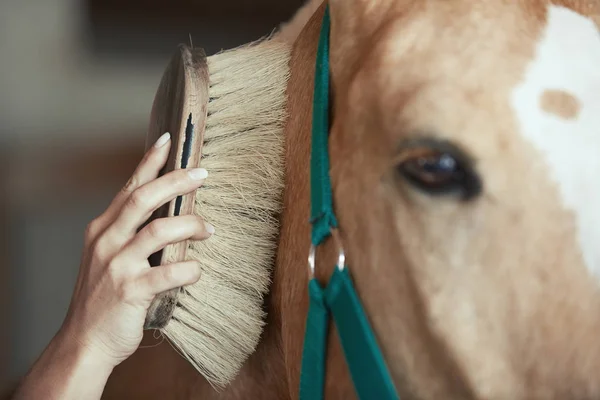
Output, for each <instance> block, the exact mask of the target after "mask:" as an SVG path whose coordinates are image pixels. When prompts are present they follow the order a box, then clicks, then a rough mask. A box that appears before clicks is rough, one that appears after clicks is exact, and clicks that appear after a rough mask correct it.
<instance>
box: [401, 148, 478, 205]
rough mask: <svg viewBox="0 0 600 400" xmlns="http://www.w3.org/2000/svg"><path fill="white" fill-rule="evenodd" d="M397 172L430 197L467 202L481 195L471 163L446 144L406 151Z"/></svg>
mask: <svg viewBox="0 0 600 400" xmlns="http://www.w3.org/2000/svg"><path fill="white" fill-rule="evenodd" d="M437 147H445V148H437ZM397 170H398V172H399V173H400V174H401V176H403V177H404V178H405V179H406V180H407V181H408V182H409V183H410V184H412V185H413V186H415V187H416V188H417V189H420V190H421V191H424V192H426V193H428V194H430V195H447V194H455V195H458V196H460V197H461V198H462V199H463V200H469V199H472V198H474V197H476V196H477V195H478V194H479V193H480V192H481V181H480V179H479V176H478V175H477V173H475V171H474V170H473V168H472V167H471V163H470V161H468V159H467V158H466V157H464V156H463V155H462V154H461V153H460V152H459V151H458V150H455V149H454V148H450V147H449V146H448V145H447V144H444V145H443V146H431V145H428V146H423V147H420V148H419V147H417V148H410V149H408V150H407V151H406V152H405V154H404V155H403V156H402V159H401V161H400V163H399V164H398V165H397Z"/></svg>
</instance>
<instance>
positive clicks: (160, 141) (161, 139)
mask: <svg viewBox="0 0 600 400" xmlns="http://www.w3.org/2000/svg"><path fill="white" fill-rule="evenodd" d="M169 139H171V134H170V133H169V132H166V133H163V135H162V136H161V137H159V138H158V140H157V141H156V143H155V144H154V147H156V148H158V147H163V146H164V145H165V144H167V142H168V141H169Z"/></svg>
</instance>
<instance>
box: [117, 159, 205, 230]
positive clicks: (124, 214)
mask: <svg viewBox="0 0 600 400" xmlns="http://www.w3.org/2000/svg"><path fill="white" fill-rule="evenodd" d="M207 176H208V172H207V171H206V170H205V169H203V168H196V169H177V170H175V171H171V172H169V173H168V174H165V175H163V176H161V177H160V178H158V179H155V180H153V181H151V182H149V183H146V184H145V185H143V186H141V187H139V188H137V189H136V190H135V191H134V192H133V193H131V195H130V196H129V197H128V199H127V200H126V201H125V204H124V205H123V207H122V208H121V212H120V213H119V215H118V216H117V217H116V219H115V221H114V223H113V225H112V226H111V227H109V228H108V230H114V231H115V233H119V234H126V235H131V234H134V233H135V232H136V231H137V229H138V228H139V227H140V226H142V225H143V224H144V223H145V222H146V221H147V220H148V218H149V217H150V215H151V214H152V212H154V210H156V209H157V208H159V207H160V206H162V205H163V204H165V203H167V202H169V201H171V200H173V199H174V198H175V197H177V196H180V195H183V194H187V193H189V192H191V191H193V190H196V189H198V187H200V186H201V185H202V183H203V182H204V179H205V178H206V177H207Z"/></svg>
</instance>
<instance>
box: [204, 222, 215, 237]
mask: <svg viewBox="0 0 600 400" xmlns="http://www.w3.org/2000/svg"><path fill="white" fill-rule="evenodd" d="M204 227H205V229H206V232H208V233H210V234H211V235H212V234H213V233H215V227H214V226H212V225H211V224H209V223H208V222H205V223H204Z"/></svg>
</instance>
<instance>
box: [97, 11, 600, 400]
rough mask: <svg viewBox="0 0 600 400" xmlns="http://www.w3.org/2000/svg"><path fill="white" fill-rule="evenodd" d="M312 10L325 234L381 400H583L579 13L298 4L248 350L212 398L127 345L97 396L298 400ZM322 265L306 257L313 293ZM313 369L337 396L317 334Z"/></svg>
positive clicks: (587, 148) (340, 386) (593, 220)
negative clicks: (342, 265)
mask: <svg viewBox="0 0 600 400" xmlns="http://www.w3.org/2000/svg"><path fill="white" fill-rule="evenodd" d="M326 6H328V7H329V8H330V13H331V39H330V40H331V46H330V49H331V50H330V64H331V101H332V113H331V121H332V122H331V131H330V137H329V152H330V159H331V169H330V174H331V179H332V188H333V197H334V203H335V207H336V213H337V216H338V219H339V226H340V237H341V241H342V242H343V244H344V248H345V250H346V257H347V259H348V265H349V268H350V270H351V273H352V276H353V279H354V282H355V285H356V290H357V293H358V295H359V297H360V299H361V301H362V302H363V305H364V309H365V312H366V314H367V316H368V318H369V321H370V323H371V324H372V327H373V330H374V332H375V334H376V336H377V339H378V342H379V345H380V348H381V350H382V353H383V355H384V357H385V360H386V363H387V366H388V368H389V371H390V374H391V377H392V379H393V381H394V383H395V386H396V388H397V390H398V394H399V395H400V397H401V398H402V399H440V398H444V399H498V400H501V399H512V400H519V399H557V398H571V399H575V398H576V399H582V400H584V399H598V398H600V379H599V378H598V372H597V371H598V370H600V340H598V332H599V331H600V287H599V282H598V278H599V277H600V246H598V245H597V243H598V242H599V240H600V224H599V222H600V211H599V210H600V209H599V208H598V206H597V204H600V203H599V201H600V185H599V184H598V183H597V179H596V178H597V176H598V174H599V173H600V161H598V160H599V158H598V156H597V152H598V150H599V149H600V1H598V0H587V1H578V0H523V1H502V0H488V1H478V2H476V1H470V0H446V1H441V0H429V1H424V0H329V1H328V2H327V4H321V5H318V7H316V10H315V11H314V13H312V14H311V16H310V19H308V21H307V22H306V23H305V24H304V23H302V26H303V28H302V29H301V30H299V33H298V35H297V37H295V35H291V36H292V37H293V50H292V56H291V60H290V68H291V78H290V81H289V83H288V88H287V89H288V90H287V96H288V104H287V108H288V110H287V111H288V119H287V122H286V129H285V132H286V145H285V147H286V151H285V176H286V178H285V179H286V186H285V191H284V200H283V201H284V207H283V209H284V212H283V214H282V215H281V229H280V236H279V244H278V251H277V260H276V265H275V268H274V272H273V279H272V285H271V288H270V293H269V296H268V298H267V299H266V302H265V309H266V310H267V311H268V314H267V315H268V316H267V324H266V327H265V330H264V334H263V337H262V338H261V341H260V344H259V346H258V348H257V349H256V351H255V352H254V353H253V354H252V355H251V357H250V358H249V359H248V360H247V362H246V363H245V365H244V367H243V368H242V370H241V371H240V373H239V375H238V376H237V378H236V379H235V380H234V381H233V382H232V383H231V384H230V385H228V386H227V387H226V388H224V389H223V390H222V391H215V390H214V389H213V388H212V387H211V386H210V385H209V384H208V383H207V381H206V380H204V379H203V378H202V377H201V376H200V375H199V374H198V373H197V372H196V371H195V370H194V369H193V368H192V367H191V366H190V365H188V364H187V363H186V361H185V360H184V359H183V358H182V357H180V356H179V355H178V354H177V353H176V352H175V351H174V350H173V349H172V348H171V347H170V346H169V345H168V343H161V344H159V345H156V341H155V340H153V338H152V333H151V332H147V333H146V336H147V337H146V338H145V341H144V345H143V347H144V346H145V347H144V348H140V349H139V350H138V351H137V352H136V353H135V354H134V355H133V356H132V357H131V358H130V359H128V360H127V361H125V362H124V363H122V364H121V365H120V366H118V367H117V368H116V369H115V370H114V372H113V374H112V376H111V378H110V380H109V382H108V385H107V387H106V390H105V393H104V398H106V399H113V398H115V399H116V398H128V399H136V398H140V399H164V398H169V399H203V400H207V399H208V400H217V399H223V400H237V399H265V400H268V399H277V400H280V399H290V400H291V399H297V398H298V387H299V384H300V369H301V358H302V348H303V332H304V328H305V317H306V314H307V309H308V293H307V283H308V276H307V275H308V274H307V265H306V264H307V263H306V260H307V254H308V249H309V247H310V239H309V238H310V226H309V221H308V219H307V216H308V215H309V192H310V185H309V176H308V174H307V171H308V170H309V157H310V129H311V126H310V121H311V115H312V109H311V105H312V99H313V92H312V89H313V88H312V82H313V81H314V74H315V54H316V50H317V42H318V37H319V29H320V26H321V21H322V18H323V14H324V10H325V7H326ZM311 11H312V10H311ZM594 143H596V144H594ZM336 255H337V253H336V248H335V244H334V243H333V242H331V241H328V242H326V244H325V245H324V246H323V247H322V248H319V250H318V252H317V268H316V275H317V278H318V279H319V280H321V281H322V282H326V281H327V279H328V278H329V276H330V275H331V271H332V269H333V268H334V264H335V262H334V261H335V257H336ZM326 367H327V368H326V370H327V377H326V382H325V393H326V394H325V398H326V399H352V398H356V395H355V392H354V389H353V384H352V380H351V378H350V375H349V372H348V368H347V366H346V363H345V361H344V355H343V352H342V349H341V346H340V343H339V340H338V337H337V334H336V328H335V326H333V327H332V329H331V331H330V333H329V336H328V352H327V361H326Z"/></svg>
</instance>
